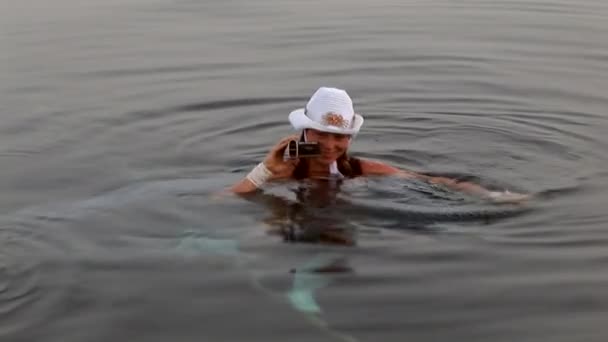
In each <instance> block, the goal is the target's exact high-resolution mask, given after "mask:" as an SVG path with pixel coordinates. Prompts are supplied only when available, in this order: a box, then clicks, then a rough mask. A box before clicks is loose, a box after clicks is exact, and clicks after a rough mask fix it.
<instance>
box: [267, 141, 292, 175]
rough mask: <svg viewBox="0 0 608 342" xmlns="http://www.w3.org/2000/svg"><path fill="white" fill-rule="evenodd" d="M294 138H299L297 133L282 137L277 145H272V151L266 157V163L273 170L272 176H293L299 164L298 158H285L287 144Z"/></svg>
mask: <svg viewBox="0 0 608 342" xmlns="http://www.w3.org/2000/svg"><path fill="white" fill-rule="evenodd" d="M292 140H296V141H297V140H298V136H297V135H290V136H288V137H285V138H283V139H281V140H280V141H279V142H278V143H277V144H276V145H274V146H273V147H272V149H271V150H270V152H268V154H267V155H266V158H264V165H266V168H268V170H269V171H270V172H272V178H285V177H289V176H291V174H292V173H293V171H294V170H295V168H296V166H297V165H298V161H299V160H298V159H288V160H285V159H284V158H283V156H284V154H285V149H286V148H287V145H288V144H289V142H290V141H292Z"/></svg>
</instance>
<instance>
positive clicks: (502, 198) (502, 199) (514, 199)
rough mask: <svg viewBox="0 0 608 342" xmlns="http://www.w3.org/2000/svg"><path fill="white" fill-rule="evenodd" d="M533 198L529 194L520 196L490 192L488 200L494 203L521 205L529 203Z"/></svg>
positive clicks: (517, 194)
mask: <svg viewBox="0 0 608 342" xmlns="http://www.w3.org/2000/svg"><path fill="white" fill-rule="evenodd" d="M531 197H532V196H530V195H527V194H519V193H516V192H510V191H509V190H505V191H490V192H489V193H488V198H489V199H490V200H491V201H492V202H494V203H505V204H506V203H509V204H521V203H524V202H526V201H528V200H529V199H530V198H531Z"/></svg>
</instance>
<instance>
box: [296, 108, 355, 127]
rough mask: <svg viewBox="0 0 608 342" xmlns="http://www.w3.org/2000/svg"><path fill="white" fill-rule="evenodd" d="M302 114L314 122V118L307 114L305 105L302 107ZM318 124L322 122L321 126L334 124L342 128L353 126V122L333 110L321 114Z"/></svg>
mask: <svg viewBox="0 0 608 342" xmlns="http://www.w3.org/2000/svg"><path fill="white" fill-rule="evenodd" d="M304 115H306V116H308V118H309V119H311V120H312V121H315V122H316V120H314V119H313V118H311V117H310V116H309V115H308V108H306V107H305V108H304ZM320 124H322V125H323V126H334V127H338V128H342V129H348V128H352V126H353V122H351V121H349V120H346V119H344V117H343V116H342V115H341V114H338V113H334V112H327V113H325V114H323V116H321V122H320Z"/></svg>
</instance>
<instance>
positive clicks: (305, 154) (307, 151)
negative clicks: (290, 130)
mask: <svg viewBox="0 0 608 342" xmlns="http://www.w3.org/2000/svg"><path fill="white" fill-rule="evenodd" d="M287 155H288V156H289V158H291V159H295V158H311V157H318V156H320V155H321V146H319V144H318V143H316V142H305V141H297V140H292V141H290V142H289V145H287Z"/></svg>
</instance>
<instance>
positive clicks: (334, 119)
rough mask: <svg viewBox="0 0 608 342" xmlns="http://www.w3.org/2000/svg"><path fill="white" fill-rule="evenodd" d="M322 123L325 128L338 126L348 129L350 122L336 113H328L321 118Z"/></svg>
mask: <svg viewBox="0 0 608 342" xmlns="http://www.w3.org/2000/svg"><path fill="white" fill-rule="evenodd" d="M321 123H322V124H323V125H325V126H336V127H340V128H347V127H348V120H345V119H344V118H343V117H342V115H340V114H336V113H331V112H329V113H326V114H325V115H323V116H322V117H321Z"/></svg>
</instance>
